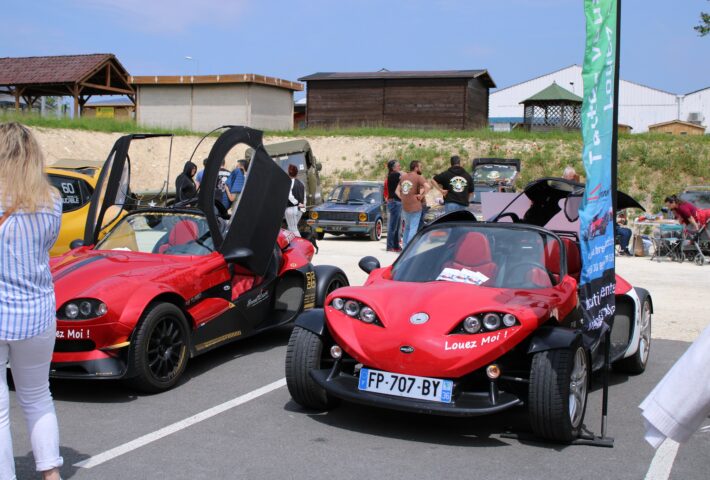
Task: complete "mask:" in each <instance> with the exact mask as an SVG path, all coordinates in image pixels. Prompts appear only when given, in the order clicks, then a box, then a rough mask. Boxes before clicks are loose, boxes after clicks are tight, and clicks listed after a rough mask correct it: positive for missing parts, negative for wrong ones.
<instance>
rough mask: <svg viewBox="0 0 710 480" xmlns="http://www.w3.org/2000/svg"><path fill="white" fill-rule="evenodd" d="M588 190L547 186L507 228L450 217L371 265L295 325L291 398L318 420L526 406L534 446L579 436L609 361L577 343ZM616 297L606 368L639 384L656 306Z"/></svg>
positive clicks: (621, 291) (639, 294)
mask: <svg viewBox="0 0 710 480" xmlns="http://www.w3.org/2000/svg"><path fill="white" fill-rule="evenodd" d="M581 188H583V186H582V187H581ZM581 193H582V191H581V190H580V186H579V184H574V183H572V182H567V181H565V180H563V179H541V180H539V181H536V182H533V183H531V184H530V185H528V187H526V189H525V191H523V192H521V193H520V195H519V196H518V197H517V199H516V200H515V201H514V202H512V203H511V205H510V207H511V208H512V209H511V210H510V211H508V210H507V209H506V211H504V212H501V214H500V216H499V221H490V222H477V221H476V219H475V217H474V216H473V215H472V214H471V212H468V211H458V212H453V213H451V214H448V215H444V216H442V217H440V218H439V219H437V220H436V221H434V223H433V224H431V225H429V226H427V227H425V228H424V229H423V230H422V231H420V232H419V233H418V234H417V235H416V236H415V237H414V239H413V240H412V241H411V242H410V243H409V244H408V245H407V247H406V248H405V250H404V251H403V252H402V254H401V255H400V256H399V258H397V260H396V261H395V262H394V264H393V265H391V266H388V267H380V264H379V262H378V261H377V259H375V258H373V257H365V258H363V259H362V260H361V261H360V267H361V268H362V269H363V270H364V271H365V272H367V273H368V274H369V277H368V279H367V281H366V282H365V284H364V285H363V286H361V287H345V288H341V289H338V290H336V291H334V292H333V293H331V294H330V295H329V296H328V298H327V299H326V302H325V308H323V309H313V310H310V311H308V312H305V313H303V314H302V315H300V316H299V317H298V319H297V320H296V327H295V328H294V330H293V333H292V335H291V339H290V341H289V346H288V349H287V353H286V382H287V385H288V389H289V392H290V394H291V397H292V398H293V399H294V400H295V401H296V402H297V403H298V404H300V405H302V406H303V407H306V408H309V409H314V410H329V409H331V408H334V407H335V406H336V405H338V402H339V401H340V400H341V399H342V400H348V401H350V402H355V403H361V404H365V405H372V406H377V407H382V408H389V409H394V410H403V411H411V412H419V413H427V414H435V415H449V416H475V415H484V414H491V413H496V412H501V411H504V410H507V409H510V408H514V407H519V406H525V407H526V408H527V412H528V415H529V417H530V424H531V427H532V430H533V432H534V433H535V434H536V435H538V436H539V437H542V438H545V439H548V440H553V441H560V442H568V441H571V440H572V439H574V438H576V437H577V435H578V433H579V432H580V429H581V428H582V426H583V423H584V416H585V410H586V403H587V393H588V391H589V387H590V377H591V374H592V371H594V370H597V369H600V368H601V367H602V366H603V360H604V359H603V354H602V352H603V350H604V348H602V343H603V340H602V339H603V336H601V337H600V336H596V337H595V336H593V335H586V334H585V335H583V334H582V310H581V306H580V301H579V296H578V282H579V277H580V273H581V268H582V264H581V257H580V249H579V243H578V242H579V239H578V237H577V235H576V234H575V233H574V231H575V222H576V221H577V217H575V215H577V216H578V212H577V208H578V206H579V203H580V202H579V200H580V196H581ZM538 195H541V196H543V197H545V198H554V199H556V200H557V201H556V202H554V205H555V206H557V205H558V203H559V202H560V201H562V202H564V204H565V208H564V214H563V213H562V212H561V209H560V208H559V207H557V208H552V207H551V208H548V209H547V210H545V211H536V212H535V214H534V215H526V213H527V210H530V209H532V208H533V207H532V206H533V203H534V199H535V198H537V196H538ZM535 203H537V204H538V205H539V202H535ZM548 205H550V206H552V203H550V204H548ZM535 208H537V207H535ZM621 208H624V207H623V206H622V207H621ZM524 218H525V219H528V218H529V219H531V220H529V221H528V223H524V221H523V220H522V219H524ZM532 219H534V221H533V220H532ZM548 226H549V227H550V228H547V227H548ZM552 226H555V227H554V228H555V229H554V230H552V229H551V228H552ZM615 294H616V311H615V315H614V321H613V324H612V331H611V339H612V342H611V345H610V352H611V360H612V362H613V364H614V366H615V368H617V369H619V370H620V371H624V372H627V373H632V374H639V373H641V372H643V371H644V369H645V368H646V365H647V362H648V358H649V351H650V350H649V349H650V342H651V313H652V309H653V307H652V300H651V295H650V294H649V292H647V291H646V290H644V289H642V288H634V287H632V286H631V285H630V284H629V283H628V282H626V281H625V280H624V279H622V278H621V277H619V276H618V275H617V277H616V290H615Z"/></svg>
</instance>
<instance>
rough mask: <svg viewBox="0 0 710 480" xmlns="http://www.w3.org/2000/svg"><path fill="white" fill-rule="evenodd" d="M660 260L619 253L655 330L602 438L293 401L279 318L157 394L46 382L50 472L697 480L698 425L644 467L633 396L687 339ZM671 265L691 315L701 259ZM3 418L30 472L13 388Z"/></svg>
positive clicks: (703, 451)
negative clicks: (52, 454)
mask: <svg viewBox="0 0 710 480" xmlns="http://www.w3.org/2000/svg"><path fill="white" fill-rule="evenodd" d="M319 246H320V253H319V255H317V256H316V258H315V260H314V263H331V264H336V265H339V266H341V267H342V268H343V269H344V270H345V271H346V273H347V274H348V276H349V277H350V280H351V283H353V284H360V283H362V282H363V281H364V279H365V274H364V273H362V272H360V271H359V270H358V269H357V261H358V260H359V259H360V258H361V257H362V256H363V255H366V254H370V255H375V256H376V257H378V258H379V259H380V261H381V262H382V263H383V264H387V263H389V262H391V261H392V260H394V258H395V255H394V254H391V253H387V252H385V244H384V240H382V241H381V242H379V243H374V242H368V241H364V240H363V241H359V240H346V239H341V238H335V237H329V236H327V237H326V239H325V240H323V241H321V242H319ZM654 263H655V262H654ZM658 265H659V267H655V266H653V263H652V262H648V260H647V259H643V258H631V259H626V258H624V259H620V260H619V262H618V269H619V272H620V273H621V274H622V275H624V276H625V277H626V278H627V279H629V280H630V281H632V283H636V284H638V285H640V286H645V287H647V288H648V289H649V290H650V291H651V293H652V294H653V295H654V303H655V305H656V314H655V315H654V318H653V321H654V326H656V325H659V326H663V325H665V327H664V328H660V329H658V330H657V331H660V332H661V334H660V335H659V334H656V333H655V334H654V342H653V344H652V350H651V358H650V363H649V366H648V369H647V370H646V373H644V374H643V375H640V376H636V377H627V376H622V375H614V376H613V377H612V379H611V402H610V414H609V434H610V435H611V436H613V437H614V438H615V446H614V448H613V449H607V448H594V447H584V446H560V445H551V444H540V443H535V442H531V441H529V440H517V439H510V438H503V437H501V434H503V433H505V432H506V431H509V430H512V431H522V432H524V431H526V429H527V425H526V415H525V410H524V409H519V410H512V411H508V412H505V413H503V414H498V415H495V416H490V417H477V418H471V419H463V420H462V419H453V418H444V417H428V416H421V415H415V414H407V413H400V412H392V411H385V410H378V409H373V408H367V407H363V406H357V405H352V404H347V403H344V404H342V405H341V406H340V407H339V408H337V409H335V410H333V411H331V412H329V413H322V414H314V413H312V412H308V411H304V410H302V409H301V408H300V407H299V406H298V405H297V404H295V403H294V402H293V401H292V400H291V398H290V396H289V394H288V391H287V389H286V387H285V381H284V380H283V378H284V355H285V352H286V343H287V341H288V337H289V334H290V328H282V329H279V330H277V331H274V332H271V333H267V334H265V335H262V336H259V337H255V338H251V339H246V340H243V341H241V342H238V343H234V344H231V345H228V346H226V347H222V348H220V349H218V350H216V351H213V352H211V353H209V354H206V355H204V356H202V357H198V358H196V359H194V360H192V361H191V362H190V363H189V364H188V368H187V371H186V373H185V376H184V380H183V381H182V382H181V383H180V384H179V385H178V386H177V387H176V388H174V389H173V390H171V391H169V392H165V393H162V394H159V395H142V394H136V393H135V392H133V391H131V390H129V389H128V388H127V387H124V386H123V385H122V384H121V383H118V382H108V381H104V382H99V381H95V382H80V381H53V382H52V390H53V393H54V396H55V399H56V406H57V411H58V416H59V421H60V435H61V445H62V455H63V456H64V459H65V466H64V467H63V469H62V477H63V478H65V479H66V478H76V479H119V478H121V479H124V478H135V479H143V478H145V479H152V478H177V479H202V478H204V479H215V478H230V479H232V478H263V479H272V478H274V479H276V478H289V479H290V478H293V479H301V478H309V479H310V478H314V479H321V478H323V479H329V478H342V479H349V478H357V479H362V478H393V479H399V478H407V479H411V478H491V479H497V478H500V479H538V478H539V479H543V478H544V479H550V478H555V479H556V478H565V479H589V478H612V479H642V478H671V479H677V480H681V479H683V480H685V479H705V478H707V452H708V451H710V434H709V433H698V434H696V435H695V436H694V437H693V438H692V440H691V441H690V442H689V443H687V444H684V445H682V446H680V448H679V449H678V451H677V454H676V455H675V456H674V457H673V458H671V459H670V466H668V465H666V466H667V467H668V468H670V475H666V476H657V477H646V475H647V472H648V471H649V465H651V462H652V460H653V459H654V454H655V451H654V450H653V449H652V448H651V447H650V446H648V445H647V444H646V443H645V442H644V440H643V423H642V421H641V417H640V415H639V411H638V408H637V405H638V404H639V403H640V402H641V400H642V399H643V398H644V397H645V396H646V395H647V393H648V392H649V391H650V390H651V389H652V388H653V386H654V385H655V384H656V383H657V382H658V381H659V380H660V378H661V377H662V376H663V375H664V374H665V372H666V371H667V370H668V369H669V368H670V366H671V365H672V364H673V363H674V362H675V360H676V359H677V358H678V357H679V356H680V355H681V354H682V353H683V352H684V351H685V349H686V348H687V346H688V342H687V341H682V340H679V338H681V337H677V336H673V335H672V332H673V331H674V330H673V328H672V326H671V327H669V328H666V327H667V326H668V325H669V324H671V322H678V321H679V318H678V317H677V316H676V315H675V314H674V313H673V312H674V310H673V308H672V307H671V305H674V304H676V303H677V302H678V299H677V297H674V295H676V294H677V292H676V291H675V290H674V289H673V288H669V286H668V285H664V283H667V282H664V281H663V280H662V278H663V275H662V274H661V273H659V274H658V275H656V276H655V277H654V276H653V275H652V273H653V271H654V270H653V269H654V268H659V270H658V272H663V270H660V269H661V268H666V267H667V266H663V264H658ZM671 267H672V269H671V270H669V271H672V272H673V275H677V276H678V278H682V279H685V282H687V285H685V286H684V287H685V292H686V296H685V298H686V299H687V300H686V302H690V303H691V305H689V306H687V305H686V307H687V310H688V312H695V314H696V315H701V314H702V309H701V307H702V303H701V302H702V298H703V295H706V293H703V292H707V291H708V290H707V289H708V286H709V285H708V283H710V280H709V278H710V275H708V274H707V273H704V272H705V271H707V272H710V267H708V266H705V267H697V266H695V265H692V264H687V263H686V264H683V265H671ZM667 268H670V267H667ZM674 278H675V277H674ZM649 283H651V284H649ZM691 314H692V313H691ZM705 323H707V320H706V321H705ZM665 332H671V333H669V334H666V333H665ZM600 407H601V390H600V388H599V382H596V385H595V387H594V391H593V392H592V393H591V394H590V397H589V407H588V410H587V416H586V424H587V425H588V426H589V428H590V429H592V430H595V431H597V430H598V429H599V418H600ZM11 422H12V425H13V442H14V449H15V462H16V466H17V473H18V478H19V479H25V478H37V474H36V473H35V472H34V461H33V460H32V454H31V450H30V447H29V438H28V435H27V432H26V429H25V426H24V421H23V419H22V415H21V412H20V411H19V407H18V406H17V404H16V402H14V399H13V401H12V409H11ZM667 463H668V462H667V461H666V464H667ZM661 473H663V472H662V471H661Z"/></svg>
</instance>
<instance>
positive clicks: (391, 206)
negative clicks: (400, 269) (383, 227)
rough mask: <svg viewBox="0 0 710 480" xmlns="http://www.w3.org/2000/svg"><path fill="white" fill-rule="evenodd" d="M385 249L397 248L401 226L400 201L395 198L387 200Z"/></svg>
mask: <svg viewBox="0 0 710 480" xmlns="http://www.w3.org/2000/svg"><path fill="white" fill-rule="evenodd" d="M387 212H388V213H389V219H388V220H387V249H388V250H394V249H397V248H399V232H400V229H401V226H402V203H401V202H398V201H396V200H387Z"/></svg>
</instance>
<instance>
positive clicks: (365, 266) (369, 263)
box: [357, 256, 380, 273]
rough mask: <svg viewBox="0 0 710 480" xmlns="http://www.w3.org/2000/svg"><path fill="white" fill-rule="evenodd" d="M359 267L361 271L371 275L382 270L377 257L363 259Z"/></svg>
mask: <svg viewBox="0 0 710 480" xmlns="http://www.w3.org/2000/svg"><path fill="white" fill-rule="evenodd" d="M357 266H358V267H360V270H362V271H363V272H365V273H370V272H372V271H373V270H376V269H378V268H380V261H379V260H377V259H376V258H375V257H370V256H367V257H362V258H361V259H360V261H359V262H358V264H357Z"/></svg>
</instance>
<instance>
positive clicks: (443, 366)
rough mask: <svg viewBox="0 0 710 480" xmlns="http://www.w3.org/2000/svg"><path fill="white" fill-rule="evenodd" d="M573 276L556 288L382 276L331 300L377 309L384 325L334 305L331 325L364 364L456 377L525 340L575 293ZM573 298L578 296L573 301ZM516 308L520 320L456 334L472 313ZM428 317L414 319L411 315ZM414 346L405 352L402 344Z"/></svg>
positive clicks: (341, 291)
mask: <svg viewBox="0 0 710 480" xmlns="http://www.w3.org/2000/svg"><path fill="white" fill-rule="evenodd" d="M575 288H576V286H575V285H574V282H563V283H562V284H560V285H558V286H557V287H555V288H548V289H537V290H514V289H498V288H488V287H477V286H473V285H465V284H459V283H451V282H430V283H408V282H396V281H391V280H379V281H376V282H375V283H373V284H370V285H368V286H366V287H347V288H342V289H339V290H337V292H335V294H331V295H330V296H329V298H328V300H327V302H326V304H327V305H330V302H331V300H332V298H334V297H336V296H337V297H341V298H352V299H355V300H358V301H360V302H361V303H364V304H366V305H369V306H370V307H371V308H373V309H374V310H375V313H376V314H377V316H378V318H379V319H380V322H381V323H382V325H383V327H380V326H378V325H370V324H365V323H363V322H362V321H360V320H357V319H354V318H352V317H349V316H347V315H345V314H344V313H343V312H340V311H338V310H335V309H334V308H332V307H331V306H327V307H326V308H325V312H326V321H327V324H328V328H329V330H330V332H331V334H332V335H333V338H334V339H335V340H336V342H337V343H338V345H340V346H341V347H342V348H343V349H344V350H345V351H346V352H347V353H348V354H349V355H351V356H352V357H354V358H355V359H356V360H357V361H358V362H360V363H362V364H363V365H365V366H368V367H372V368H376V369H381V370H385V371H389V372H396V373H405V374H410V375H421V376H433V377H444V378H458V377H461V376H463V375H466V374H468V373H470V372H472V371H474V370H476V369H478V368H480V367H483V366H485V365H487V364H488V363H491V362H492V361H494V360H495V359H496V358H498V357H500V356H501V355H502V354H504V353H506V352H507V351H509V350H510V349H511V348H513V347H514V346H515V345H517V344H518V343H520V342H521V341H522V340H523V339H525V337H527V336H528V335H529V334H530V333H531V332H532V331H533V330H535V329H536V328H537V327H538V326H540V325H541V324H542V323H544V322H545V321H547V320H548V319H549V318H550V316H555V317H557V318H559V314H558V312H557V308H558V306H560V305H562V304H569V303H570V301H571V298H570V297H572V296H574V295H575ZM575 301H576V300H575ZM483 312H500V313H511V314H513V315H515V316H516V317H517V319H518V321H519V322H520V325H516V326H513V327H510V328H503V329H500V330H497V331H495V332H489V333H479V334H475V335H469V334H451V332H452V331H453V330H455V329H456V328H457V326H458V325H459V324H460V323H461V322H462V321H463V319H464V318H466V317H467V316H469V315H473V314H477V313H483ZM416 313H426V314H427V315H429V320H428V321H427V322H426V323H423V324H419V325H415V324H413V323H412V322H411V321H410V318H411V317H412V315H414V314H416ZM403 346H408V347H412V348H414V351H413V352H412V353H403V352H402V351H401V350H400V348H401V347H403Z"/></svg>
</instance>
